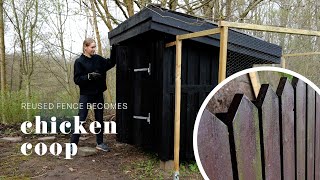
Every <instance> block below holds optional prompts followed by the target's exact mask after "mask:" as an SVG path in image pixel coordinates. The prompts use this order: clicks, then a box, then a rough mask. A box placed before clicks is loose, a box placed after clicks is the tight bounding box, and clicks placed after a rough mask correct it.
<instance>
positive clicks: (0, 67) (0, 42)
mask: <svg viewBox="0 0 320 180" xmlns="http://www.w3.org/2000/svg"><path fill="white" fill-rule="evenodd" d="M3 15H4V13H3V0H0V61H1V64H0V72H1V73H0V75H1V106H2V108H1V109H2V110H3V109H4V107H5V104H4V102H5V95H6V86H7V80H6V59H5V58H6V57H5V44H4V22H3V21H4V20H3ZM5 120H6V119H5V116H4V115H3V114H2V121H3V123H4V122H5Z"/></svg>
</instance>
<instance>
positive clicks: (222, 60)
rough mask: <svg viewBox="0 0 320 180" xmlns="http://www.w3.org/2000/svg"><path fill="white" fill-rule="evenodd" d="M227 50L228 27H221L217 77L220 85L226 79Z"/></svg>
mask: <svg viewBox="0 0 320 180" xmlns="http://www.w3.org/2000/svg"><path fill="white" fill-rule="evenodd" d="M227 49H228V27H226V26H223V27H221V34H220V54H219V77H218V82H219V83H220V82H221V81H223V80H224V79H226V74H227Z"/></svg>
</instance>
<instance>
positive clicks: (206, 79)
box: [108, 6, 282, 161]
mask: <svg viewBox="0 0 320 180" xmlns="http://www.w3.org/2000/svg"><path fill="white" fill-rule="evenodd" d="M217 27H218V25H217V24H215V23H212V22H209V21H206V20H204V19H200V18H197V17H193V16H190V15H186V14H183V13H180V12H175V11H170V10H167V9H162V8H158V7H155V6H148V7H146V8H144V9H143V10H141V11H140V12H138V13H136V14H135V15H134V16H132V17H130V18H129V19H127V20H126V21H124V22H123V23H121V24H120V25H118V26H117V27H116V28H115V29H113V30H112V31H110V32H109V34H108V37H109V39H110V44H111V46H112V53H113V57H115V58H116V62H117V67H116V68H117V70H116V101H117V103H126V104H127V107H126V108H122V109H117V112H116V113H117V116H116V122H117V140H118V141H120V142H124V143H129V144H134V145H137V146H141V147H144V148H147V149H151V150H153V151H155V152H156V153H157V154H158V156H159V158H160V159H161V160H163V161H166V160H170V159H173V150H174V148H173V146H174V143H173V142H174V112H175V103H174V102H175V101H174V99H175V97H174V96H175V93H174V92H175V53H176V51H175V47H166V44H167V43H169V42H172V41H175V40H176V35H181V34H186V33H192V32H198V31H203V30H207V29H213V28H217ZM228 31H229V32H228V33H229V38H228V50H227V51H228V58H227V76H230V75H232V74H234V73H236V72H238V71H240V70H243V69H247V68H250V67H252V65H253V64H279V63H280V59H281V51H282V49H281V47H280V46H278V45H275V44H271V43H268V42H266V41H264V40H262V39H259V38H257V37H254V36H252V35H249V34H245V33H243V32H240V31H236V30H232V29H229V30H228ZM219 47H220V35H219V34H216V35H209V36H203V37H199V38H193V39H188V40H185V41H184V42H183V46H182V65H181V114H180V116H181V126H180V158H181V159H192V158H194V154H193V138H192V136H193V126H194V122H195V119H196V115H197V112H198V110H199V108H200V106H201V104H202V102H203V101H204V99H205V98H206V96H207V95H208V93H209V92H210V91H211V90H212V89H213V88H214V87H215V86H217V84H218V73H219Z"/></svg>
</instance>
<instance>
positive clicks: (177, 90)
mask: <svg viewBox="0 0 320 180" xmlns="http://www.w3.org/2000/svg"><path fill="white" fill-rule="evenodd" d="M181 52H182V41H181V40H179V39H178V38H177V40H176V79H175V113H174V170H175V174H178V175H179V152H180V105H181V59H182V58H181V57H182V53H181Z"/></svg>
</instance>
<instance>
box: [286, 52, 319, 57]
mask: <svg viewBox="0 0 320 180" xmlns="http://www.w3.org/2000/svg"><path fill="white" fill-rule="evenodd" d="M311 55H320V52H305V53H295V54H283V55H282V57H295V56H311Z"/></svg>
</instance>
